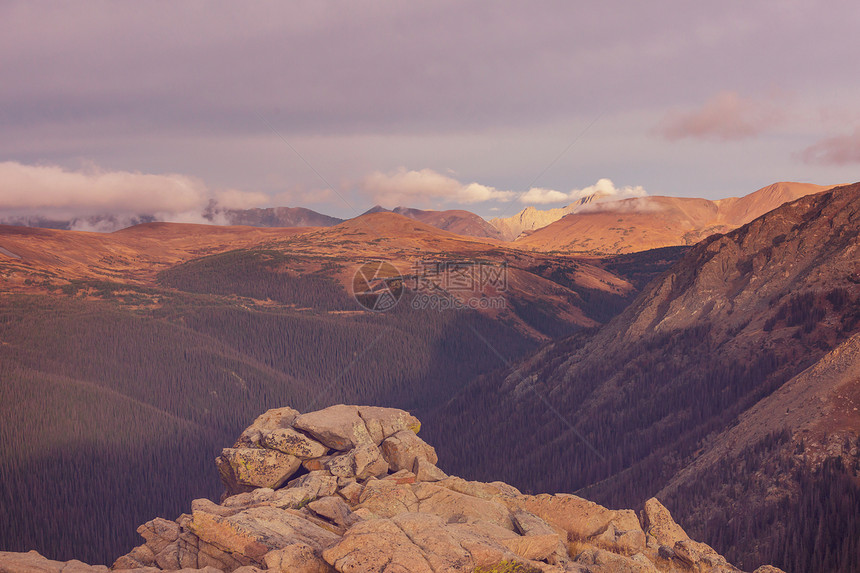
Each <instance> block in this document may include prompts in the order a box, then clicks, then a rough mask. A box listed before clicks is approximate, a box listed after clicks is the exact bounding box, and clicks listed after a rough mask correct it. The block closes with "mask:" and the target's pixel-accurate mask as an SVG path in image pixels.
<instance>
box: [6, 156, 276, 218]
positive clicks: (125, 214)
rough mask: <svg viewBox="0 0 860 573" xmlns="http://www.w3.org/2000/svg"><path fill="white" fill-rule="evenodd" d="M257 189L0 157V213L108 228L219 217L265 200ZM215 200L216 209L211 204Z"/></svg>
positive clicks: (179, 177) (185, 178)
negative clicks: (27, 162)
mask: <svg viewBox="0 0 860 573" xmlns="http://www.w3.org/2000/svg"><path fill="white" fill-rule="evenodd" d="M268 200H269V197H268V196H267V195H265V194H263V193H248V192H244V191H237V190H234V189H210V188H209V187H207V186H206V184H205V183H203V181H201V180H200V179H197V178H194V177H189V176H187V175H180V174H175V173H168V174H158V175H155V174H148V173H140V172H131V171H107V170H103V169H100V168H98V167H89V168H87V169H83V170H80V171H69V170H67V169H64V168H62V167H59V166H56V165H24V164H21V163H18V162H16V161H5V162H0V219H2V220H5V221H13V222H14V221H27V220H30V219H34V218H38V219H43V220H56V221H60V220H66V221H71V226H72V228H74V229H76V230H87V231H111V230H115V229H118V228H122V227H124V226H128V225H131V224H135V223H139V222H144V221H148V220H156V221H174V222H187V223H213V222H215V223H219V222H223V221H220V220H216V219H218V217H219V214H220V213H221V212H222V211H223V209H244V208H248V207H255V206H258V205H260V204H263V203H266V202H267V201H268ZM213 206H217V209H213Z"/></svg>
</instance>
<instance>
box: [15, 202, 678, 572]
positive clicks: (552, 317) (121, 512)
mask: <svg viewBox="0 0 860 573" xmlns="http://www.w3.org/2000/svg"><path fill="white" fill-rule="evenodd" d="M0 249H2V250H0V291H2V292H0V379H2V380H3V384H2V385H0V451H2V452H3V456H0V513H2V514H3V515H6V516H14V518H11V519H7V520H0V546H2V548H3V549H9V550H27V549H38V550H39V551H40V552H41V553H43V554H45V555H47V556H49V557H52V558H60V559H71V558H72V557H79V558H83V559H86V560H88V561H91V562H92V561H102V562H104V561H108V560H111V559H113V558H114V557H116V555H118V554H119V553H122V552H126V551H128V549H130V548H131V546H132V544H133V543H134V542H135V537H136V535H135V532H134V528H135V527H136V526H137V525H138V524H139V523H140V522H142V521H145V520H147V519H151V517H152V516H153V515H155V514H159V515H177V514H178V513H179V512H180V511H182V510H183V508H185V507H187V505H188V503H189V502H190V500H191V499H193V498H194V497H206V496H209V497H212V496H217V494H218V482H217V479H216V478H214V476H213V475H212V474H211V472H208V471H206V470H207V468H208V465H209V463H210V459H211V456H213V455H215V453H216V452H217V451H218V449H219V448H220V444H223V443H224V442H225V441H226V440H227V439H229V438H230V436H232V435H234V434H235V433H236V432H238V431H239V430H240V429H241V428H242V427H244V426H245V425H247V424H248V423H249V421H250V420H251V419H252V418H253V416H254V415H255V414H256V413H257V412H259V411H262V410H265V409H266V408H269V407H274V406H277V405H279V404H284V403H290V404H295V405H297V406H300V407H302V408H305V409H312V408H313V407H314V406H320V407H321V406H325V405H328V404H331V403H334V402H359V403H370V404H386V405H394V406H399V407H406V408H410V409H412V410H413V411H415V412H417V413H427V412H429V411H431V410H433V409H434V408H435V407H436V406H437V405H438V404H440V403H442V402H443V401H445V400H447V399H448V398H449V397H450V396H451V395H452V394H454V393H456V392H457V391H458V390H459V389H460V388H462V387H463V386H464V385H466V384H468V382H469V381H470V380H472V379H473V378H475V377H476V376H478V375H479V374H481V373H483V372H487V371H492V370H494V369H496V368H498V366H499V365H500V362H499V358H498V355H497V354H496V351H498V352H501V353H503V355H504V356H508V357H511V358H517V357H520V356H523V355H524V354H525V353H527V352H530V351H533V350H534V349H536V348H537V346H538V345H539V344H540V343H542V341H547V340H552V339H556V338H559V337H563V336H567V335H569V334H570V333H572V332H575V331H577V330H580V329H582V328H583V327H593V326H594V325H597V324H600V323H603V322H605V321H606V320H608V319H609V318H611V317H612V316H614V315H615V314H617V313H618V312H619V311H620V310H621V309H623V308H624V306H626V305H627V304H628V303H629V301H630V300H631V298H632V297H633V296H635V294H636V293H637V292H638V291H639V289H641V287H642V284H643V281H647V277H653V276H656V275H657V274H659V273H660V272H662V270H663V269H664V268H665V267H666V266H667V265H668V264H671V262H672V261H674V260H676V259H677V258H678V256H680V253H679V252H678V253H675V252H666V253H658V254H656V255H654V256H651V255H648V254H636V255H629V256H627V257H626V258H625V259H624V260H622V261H619V262H618V264H617V265H616V264H615V263H614V262H613V261H610V260H596V259H591V260H583V259H577V258H573V257H569V256H557V255H544V254H541V253H523V252H520V251H518V250H516V249H512V248H510V247H508V246H506V245H503V244H500V243H498V242H488V241H482V240H479V239H475V238H469V237H463V236H460V235H456V234H453V233H448V232H445V231H441V230H439V229H436V228H434V227H431V226H428V225H425V224H422V223H420V222H418V221H415V220H413V219H409V218H407V217H404V216H401V215H397V214H393V213H379V214H376V215H369V216H367V217H362V218H358V219H354V220H351V221H347V222H344V223H342V224H339V225H337V226H333V227H330V228H326V229H318V228H316V229H315V228H310V229H308V228H302V229H262V228H253V227H216V226H205V225H181V224H172V223H149V224H144V225H139V226H135V227H132V228H128V229H124V230H122V231H118V232H115V233H110V234H100V233H78V232H71V231H49V230H41V229H28V228H22V227H3V228H0ZM377 259H386V260H391V261H393V262H394V263H395V264H396V265H397V268H398V269H402V271H401V272H403V273H404V277H405V280H404V281H403V284H404V286H405V288H404V293H403V298H402V299H401V300H400V302H399V303H398V304H397V305H396V306H395V307H394V308H393V309H391V310H389V311H387V312H372V311H369V310H367V309H365V308H363V307H361V306H359V304H358V303H357V302H356V299H355V298H353V296H352V294H351V290H350V289H351V288H352V281H353V276H354V274H355V272H356V269H357V268H359V266H360V265H361V264H362V263H364V262H365V261H368V260H377ZM470 262H471V263H475V264H473V265H464V264H463V263H470ZM424 263H427V264H424ZM448 263H451V266H449V267H446V266H445V265H446V264H448ZM416 265H418V266H416ZM502 267H504V268H505V269H506V271H505V273H504V274H502V275H498V274H494V275H492V276H493V277H495V278H494V281H496V280H500V279H502V278H503V279H504V282H502V283H501V284H496V285H494V284H493V282H492V281H491V283H490V284H488V285H484V286H483V287H482V288H476V287H475V286H474V285H473V286H470V287H468V288H463V287H462V285H459V284H455V283H452V284H447V283H446V282H445V281H446V280H448V279H449V278H454V276H455V273H456V276H461V275H462V272H464V271H465V272H467V275H466V276H473V275H472V274H470V273H473V272H476V269H478V270H480V269H483V271H484V272H490V271H493V272H496V271H498V270H499V269H500V268H502ZM418 271H420V273H419V272H418ZM434 284H439V285H440V286H445V287H446V289H445V291H444V292H443V291H441V290H439V291H435V290H430V287H431V286H432V285H434ZM428 285H429V286H428ZM490 287H492V289H495V290H491V289H490ZM500 289H501V290H500ZM431 294H432V296H433V297H434V298H432V299H428V298H427V297H429V296H430V295H431ZM484 295H486V297H485V296H484ZM453 298H456V299H457V300H458V301H460V302H461V303H463V306H462V307H458V308H459V309H458V310H454V309H453V308H451V307H450V306H447V307H445V308H442V307H441V306H440V305H439V304H435V306H434V304H425V303H427V302H428V300H429V301H430V302H433V301H435V302H436V303H440V302H444V303H448V302H451V300H452V299H453ZM486 298H494V299H497V300H501V301H502V303H503V304H502V305H500V306H497V307H493V306H491V305H486V308H484V307H482V306H481V305H480V304H478V305H475V306H476V307H477V308H474V309H473V308H471V307H469V306H468V303H469V301H478V302H480V301H481V300H485V299H486ZM485 341H486V342H490V343H491V344H492V347H493V348H490V347H488V346H487V344H486V342H485ZM494 349H495V350H494ZM189 476H195V477H194V479H189ZM100 492H109V493H110V494H109V495H103V494H102V493H100ZM132 492H133V493H132ZM44 508H51V510H50V511H47V510H44ZM94 508H97V511H94ZM54 514H62V515H64V516H66V517H67V518H68V519H69V522H73V523H74V524H75V526H74V527H60V526H59V525H58V524H57V522H56V520H55V519H53V518H52V515H54ZM80 548H83V549H80Z"/></svg>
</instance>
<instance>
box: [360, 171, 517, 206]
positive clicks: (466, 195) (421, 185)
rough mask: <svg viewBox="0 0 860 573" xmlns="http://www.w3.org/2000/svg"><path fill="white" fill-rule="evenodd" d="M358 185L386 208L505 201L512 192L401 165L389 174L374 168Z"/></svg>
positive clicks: (511, 196) (511, 195) (512, 195)
mask: <svg viewBox="0 0 860 573" xmlns="http://www.w3.org/2000/svg"><path fill="white" fill-rule="evenodd" d="M360 187H361V189H362V190H363V191H365V192H366V193H369V194H370V196H371V197H373V200H374V201H375V202H377V203H379V204H380V205H383V206H388V207H395V206H398V205H405V206H414V205H425V204H427V203H430V202H434V201H435V202H439V201H441V202H449V203H464V204H470V203H480V202H483V201H490V200H496V201H509V200H511V199H512V198H513V197H514V196H515V195H516V193H514V192H513V191H500V190H498V189H496V188H495V187H489V186H487V185H481V184H480V183H468V184H464V183H461V182H459V181H457V180H456V179H454V178H453V177H448V176H447V175H442V174H441V173H437V172H435V171H433V170H432V169H421V170H419V171H415V170H407V169H406V168H405V167H401V168H400V169H398V170H396V171H394V172H389V173H382V172H380V171H374V172H373V173H371V174H370V175H368V176H367V177H365V178H364V179H363V180H362V182H361V184H360Z"/></svg>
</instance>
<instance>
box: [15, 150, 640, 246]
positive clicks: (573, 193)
mask: <svg viewBox="0 0 860 573" xmlns="http://www.w3.org/2000/svg"><path fill="white" fill-rule="evenodd" d="M345 185H347V186H348V184H345ZM357 187H358V191H359V192H360V193H361V194H362V195H363V196H364V197H363V198H364V199H365V200H368V201H374V202H375V203H378V204H381V205H383V206H386V207H396V206H406V207H419V208H427V207H430V208H439V207H444V208H455V207H457V206H460V205H463V206H469V205H473V204H476V203H484V202H489V201H496V202H512V201H517V202H519V203H522V204H526V205H545V204H550V203H556V204H558V203H572V202H576V201H579V200H581V199H584V198H588V199H589V201H593V202H603V201H612V200H617V199H626V198H631V197H644V196H646V195H647V193H646V192H645V190H644V189H643V188H642V187H640V186H635V187H631V186H625V187H616V186H615V184H614V183H613V182H612V181H611V180H609V179H600V180H598V181H597V182H596V183H595V184H594V185H590V186H588V187H584V188H582V189H572V190H570V191H557V190H554V189H545V188H540V187H534V188H531V189H529V190H528V191H527V192H525V193H519V192H516V191H510V190H500V189H496V188H495V187H492V186H488V185H483V184H481V183H477V182H471V183H462V182H460V181H458V180H457V179H455V178H454V177H451V176H449V175H443V174H441V173H438V172H436V171H433V170H432V169H421V170H408V169H406V168H400V169H397V170H395V171H393V172H389V173H382V172H379V171H376V172H373V173H371V174H370V175H368V176H367V177H365V178H364V179H362V180H361V181H360V182H359V183H358V185H357ZM342 191H344V192H347V189H346V188H344V189H342ZM297 199H298V200H300V198H299V197H297V196H295V195H292V194H290V193H282V194H278V195H277V196H270V195H267V194H265V193H257V192H247V191H240V190H236V189H212V188H210V187H208V186H207V185H206V184H205V183H204V182H203V181H201V180H200V179H198V178H195V177H189V176H187V175H181V174H176V173H167V174H148V173H140V172H131V171H108V170H104V169H100V168H98V167H89V168H86V169H82V170H78V171H71V170H68V169H65V168H63V167H59V166H56V165H25V164H21V163H18V162H15V161H6V162H0V224H3V223H6V224H19V225H30V226H39V227H52V226H53V227H56V228H71V229H73V230H78V231H100V232H110V231H115V230H117V229H122V228H124V227H129V226H131V225H136V224H138V223H145V222H150V221H170V222H177V223H208V224H219V225H226V224H229V222H230V221H229V212H228V211H230V210H234V209H249V208H253V207H260V206H264V205H270V204H273V203H276V204H279V206H301V205H284V203H290V202H293V201H296V200H297Z"/></svg>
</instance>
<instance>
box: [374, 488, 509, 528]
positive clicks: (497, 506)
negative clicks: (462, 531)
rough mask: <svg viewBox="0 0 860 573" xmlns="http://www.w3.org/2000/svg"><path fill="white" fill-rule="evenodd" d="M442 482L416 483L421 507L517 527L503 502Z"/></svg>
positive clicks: (450, 517) (458, 518) (453, 518)
mask: <svg viewBox="0 0 860 573" xmlns="http://www.w3.org/2000/svg"><path fill="white" fill-rule="evenodd" d="M438 483H441V482H438ZM438 483H426V482H421V483H416V484H415V485H414V486H412V491H413V492H414V493H415V497H416V498H417V499H418V500H419V504H418V511H421V512H423V513H433V514H436V515H439V516H441V517H442V518H444V519H445V520H446V521H448V522H457V523H469V522H473V521H479V520H480V521H489V522H490V523H494V524H496V525H499V526H501V527H504V528H505V529H509V530H511V531H513V530H514V525H513V522H512V521H511V516H510V513H509V511H508V509H507V508H506V507H505V506H504V505H502V504H501V503H498V502H496V501H491V500H487V499H481V498H478V497H473V496H471V495H466V494H463V493H459V492H457V491H453V490H450V489H448V488H446V487H442V486H441V485H439V484H438ZM368 486H369V484H368Z"/></svg>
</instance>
